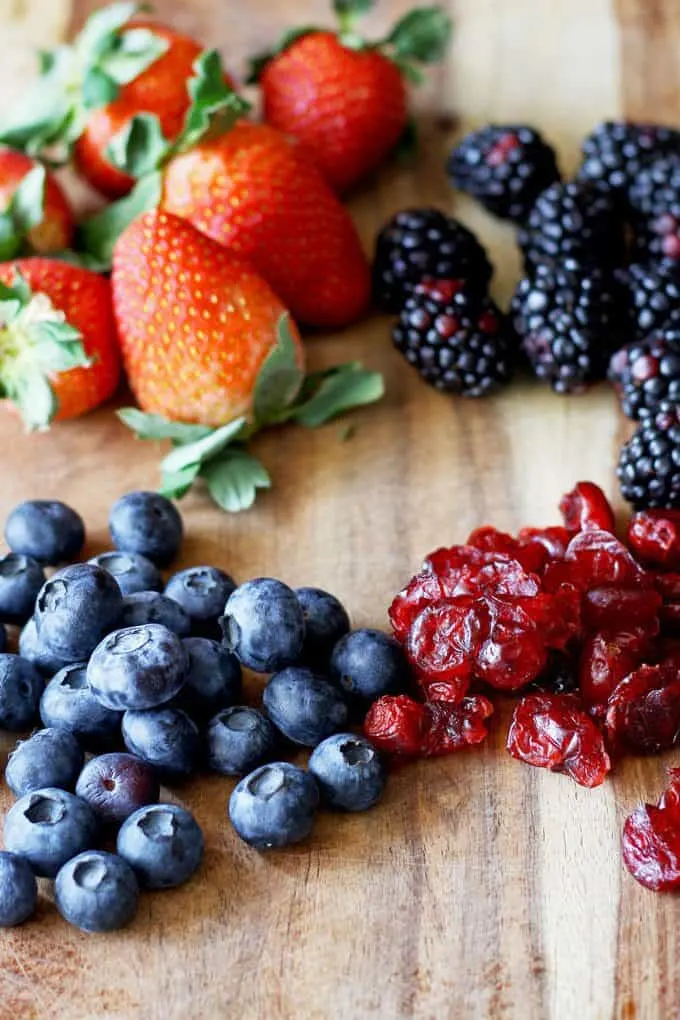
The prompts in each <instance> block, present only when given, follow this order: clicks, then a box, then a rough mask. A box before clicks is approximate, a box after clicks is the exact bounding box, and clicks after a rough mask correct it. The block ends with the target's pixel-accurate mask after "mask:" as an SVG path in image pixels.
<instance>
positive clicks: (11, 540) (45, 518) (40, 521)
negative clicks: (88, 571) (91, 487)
mask: <svg viewBox="0 0 680 1020" xmlns="http://www.w3.org/2000/svg"><path fill="white" fill-rule="evenodd" d="M5 541H6V542H7V545H8V546H9V547H10V549H11V550H12V552H15V553H19V554H20V555H21V556H32V557H33V559H34V560H37V561H38V562H39V563H51V564H55V563H65V562H66V561H67V560H73V559H75V557H76V556H77V555H78V553H79V552H80V550H81V549H82V548H83V545H84V544H85V525H84V524H83V519H82V517H81V516H80V514H77V513H76V512H75V510H72V509H71V507H70V506H66V504H65V503H59V502H57V500H47V499H29V500H27V501H26V502H25V503H20V504H19V506H17V507H15V508H14V510H12V512H11V514H10V515H9V517H8V518H7V523H6V524H5Z"/></svg>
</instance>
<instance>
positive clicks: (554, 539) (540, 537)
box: [517, 527, 573, 562]
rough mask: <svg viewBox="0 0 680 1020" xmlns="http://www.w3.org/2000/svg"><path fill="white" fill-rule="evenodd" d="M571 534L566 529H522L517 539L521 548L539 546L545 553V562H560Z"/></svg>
mask: <svg viewBox="0 0 680 1020" xmlns="http://www.w3.org/2000/svg"><path fill="white" fill-rule="evenodd" d="M572 537H573V536H572V533H571V532H570V531H568V530H567V529H566V528H561V527H555V528H522V529H521V531H520V532H519V533H518V535H517V539H518V541H519V543H520V545H522V546H529V545H540V546H543V548H544V549H545V552H546V562H547V560H561V559H563V558H564V554H565V552H566V551H567V546H568V545H569V542H570V541H571V539H572Z"/></svg>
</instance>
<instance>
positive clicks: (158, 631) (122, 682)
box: [87, 623, 189, 709]
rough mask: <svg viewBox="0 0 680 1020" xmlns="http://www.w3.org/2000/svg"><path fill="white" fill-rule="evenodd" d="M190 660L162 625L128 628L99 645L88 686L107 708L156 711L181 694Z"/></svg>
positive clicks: (90, 670)
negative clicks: (158, 706) (156, 708)
mask: <svg viewBox="0 0 680 1020" xmlns="http://www.w3.org/2000/svg"><path fill="white" fill-rule="evenodd" d="M188 669H189V656H188V654H187V652H186V649H185V648H184V645H183V644H182V642H181V640H180V639H179V638H178V637H177V635H176V634H173V632H172V631H171V630H168V628H167V627H163V626H161V624H160V623H145V624H143V626H141V627H126V628H125V629H124V630H116V631H114V632H113V634H109V635H108V636H107V637H105V638H104V640H103V641H102V642H101V644H99V645H97V647H96V648H95V650H94V652H93V653H92V658H91V659H90V661H89V663H88V666H87V682H88V684H89V685H90V688H91V690H92V692H93V694H94V695H95V697H97V698H98V699H99V701H101V703H102V705H106V707H107V708H114V709H128V708H155V707H156V706H157V705H163V704H164V703H165V702H166V701H170V699H171V698H174V696H175V695H176V694H177V693H178V691H179V690H180V688H181V686H182V684H183V683H184V678H185V677H186V675H187V671H188Z"/></svg>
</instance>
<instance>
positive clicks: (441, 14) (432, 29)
mask: <svg viewBox="0 0 680 1020" xmlns="http://www.w3.org/2000/svg"><path fill="white" fill-rule="evenodd" d="M450 38H451V18H450V17H449V15H448V13H447V12H446V11H445V10H444V8H443V7H417V8H416V9H415V10H413V11H409V13H408V14H406V15H404V17H403V18H402V19H401V20H400V21H398V22H397V24H396V25H395V27H394V29H393V30H392V32H391V33H390V35H389V36H388V37H387V40H386V42H387V43H388V44H389V46H390V47H391V49H392V52H393V55H394V59H395V60H396V61H397V63H399V64H400V66H401V65H402V64H403V63H408V62H409V61H416V62H417V63H420V64H434V63H436V62H437V61H438V60H441V59H442V57H443V56H444V54H445V53H446V48H447V46H448V45H449V40H450Z"/></svg>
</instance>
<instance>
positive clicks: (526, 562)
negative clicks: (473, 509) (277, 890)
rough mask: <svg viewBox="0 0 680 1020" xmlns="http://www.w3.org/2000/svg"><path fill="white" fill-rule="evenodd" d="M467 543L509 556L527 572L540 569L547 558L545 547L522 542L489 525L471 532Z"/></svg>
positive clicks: (475, 547) (488, 551) (483, 549)
mask: <svg viewBox="0 0 680 1020" xmlns="http://www.w3.org/2000/svg"><path fill="white" fill-rule="evenodd" d="M467 544H468V545H469V546H472V547H473V548H474V549H480V550H481V551H483V552H487V553H504V554H505V555H506V556H511V557H512V558H513V559H515V560H517V561H518V562H519V563H520V564H521V565H522V567H523V568H524V569H525V570H526V571H528V572H529V573H535V572H537V571H539V570H541V568H542V567H543V565H544V564H545V561H546V559H547V557H546V553H545V549H544V548H541V547H540V545H531V544H528V543H524V544H523V543H521V542H519V541H518V540H517V539H516V538H513V536H512V535H508V534H507V532H505V531H497V530H496V529H495V528H492V527H490V526H489V525H486V526H485V527H483V528H476V529H475V531H473V532H471V533H470V535H469V536H468V540H467Z"/></svg>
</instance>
